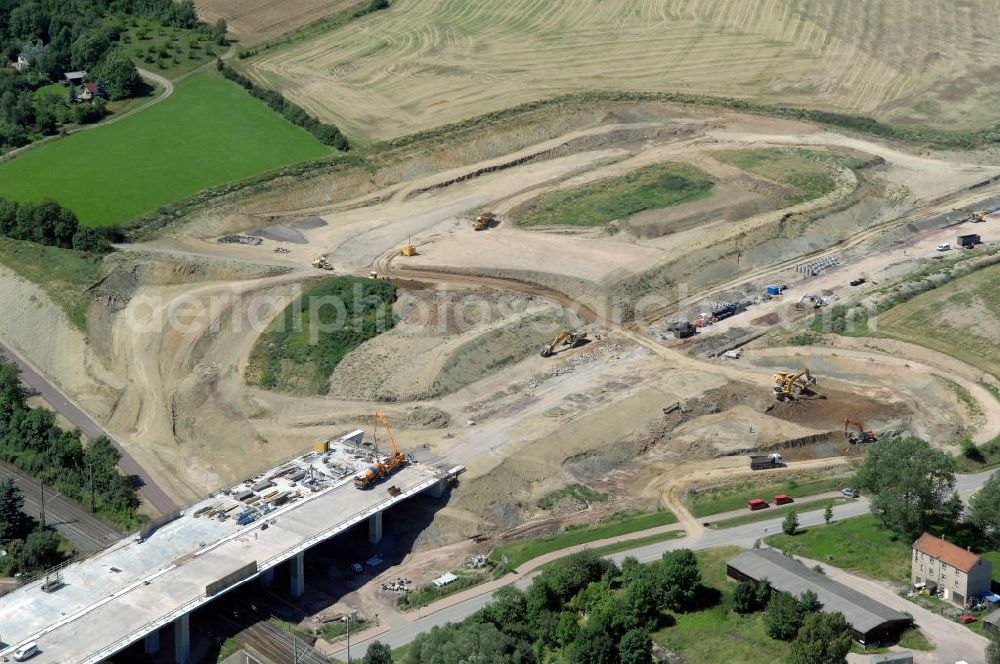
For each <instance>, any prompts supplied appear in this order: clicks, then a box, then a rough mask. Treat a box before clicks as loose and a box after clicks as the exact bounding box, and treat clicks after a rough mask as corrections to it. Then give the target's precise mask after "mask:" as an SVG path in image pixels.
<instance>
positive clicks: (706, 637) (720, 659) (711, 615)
mask: <svg viewBox="0 0 1000 664" xmlns="http://www.w3.org/2000/svg"><path fill="white" fill-rule="evenodd" d="M740 551H741V549H739V548H738V547H735V546H727V547H721V548H718V549H707V550H705V551H697V552H695V556H696V557H697V558H698V568H699V569H700V570H701V575H702V580H703V582H704V583H705V585H707V586H710V587H712V588H715V589H716V590H719V591H720V592H721V593H722V596H721V601H720V602H719V604H717V605H716V606H713V607H711V608H708V609H704V610H701V611H695V612H692V613H675V614H673V616H674V618H675V619H676V620H677V622H676V624H674V625H672V626H670V627H665V628H663V629H661V630H659V631H657V632H654V633H653V640H654V641H656V642H657V643H659V644H661V645H663V646H664V647H665V648H667V649H668V650H671V651H673V652H675V653H677V654H678V655H680V656H681V657H683V658H684V659H685V660H686V661H688V662H691V664H708V663H709V662H711V664H737V663H739V664H750V663H756V662H782V661H784V659H785V657H787V655H788V651H789V648H790V644H789V643H786V642H784V641H776V640H774V639H772V638H771V637H769V636H768V635H767V632H766V631H765V629H764V614H763V613H761V612H758V613H751V614H749V615H745V616H742V615H740V614H738V613H736V612H735V611H733V610H732V593H733V588H734V587H735V586H736V584H734V583H730V582H727V581H726V578H725V577H726V561H727V560H729V559H731V558H733V557H735V556H736V555H737V554H739V553H740Z"/></svg>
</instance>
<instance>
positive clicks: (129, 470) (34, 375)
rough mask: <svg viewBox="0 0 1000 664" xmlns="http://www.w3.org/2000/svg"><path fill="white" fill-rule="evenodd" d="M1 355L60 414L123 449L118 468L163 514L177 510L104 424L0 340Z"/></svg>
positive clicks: (168, 497) (78, 426) (93, 436)
mask: <svg viewBox="0 0 1000 664" xmlns="http://www.w3.org/2000/svg"><path fill="white" fill-rule="evenodd" d="M0 357H3V358H5V359H7V360H8V361H10V362H14V363H16V364H17V366H18V368H19V369H20V370H21V380H22V381H24V383H25V384H26V385H27V386H28V387H30V388H31V389H32V390H34V391H35V392H37V393H38V394H39V395H40V396H41V397H42V398H43V399H45V401H46V403H48V404H49V405H50V406H52V408H53V409H55V410H56V411H57V412H58V413H59V414H60V415H62V416H63V417H65V418H66V419H67V420H69V421H70V423H71V424H72V425H73V426H75V427H76V428H78V429H79V430H80V431H82V432H83V434H84V435H85V436H87V438H89V439H91V440H94V439H95V438H99V437H101V436H107V437H108V439H109V440H111V442H112V443H113V444H114V446H115V448H117V449H118V451H119V452H121V455H122V458H121V460H120V461H119V462H118V467H119V468H121V470H122V472H124V473H125V474H126V475H128V476H129V478H130V479H131V480H132V481H133V483H134V484H137V485H138V486H139V493H141V494H142V496H143V497H144V498H145V499H146V500H148V501H149V502H150V504H152V506H153V507H155V508H156V509H157V510H158V511H159V512H160V513H161V514H167V513H168V512H172V511H174V510H175V509H177V503H175V502H174V501H173V499H172V498H170V496H168V495H167V494H166V492H165V491H164V490H163V489H161V488H160V487H159V486H157V484H156V482H155V481H153V478H152V477H150V476H149V474H148V473H147V472H146V471H145V470H143V469H142V466H140V465H139V463H138V462H137V461H136V460H135V459H134V458H132V456H131V455H130V454H129V453H128V452H127V451H126V450H125V449H124V448H122V446H121V445H119V444H118V443H117V442H116V441H115V440H114V439H113V438H111V436H110V435H108V433H107V432H106V431H105V430H104V428H103V427H101V425H99V424H97V422H94V420H92V419H90V417H89V416H88V415H87V414H86V413H84V412H83V410H81V409H80V407H79V406H77V405H76V404H75V403H73V402H72V401H71V400H70V399H69V398H68V397H67V396H66V395H64V394H63V393H62V392H61V391H60V390H59V388H57V387H56V386H55V385H53V384H52V383H50V382H49V381H48V380H47V379H46V378H45V377H44V376H42V375H41V374H40V373H39V372H38V371H37V370H35V368H34V367H33V366H31V364H30V363H29V362H28V361H27V360H25V359H24V358H23V357H21V356H20V355H18V354H17V353H15V352H13V351H12V350H11V349H10V348H8V347H7V346H5V345H4V344H3V343H0Z"/></svg>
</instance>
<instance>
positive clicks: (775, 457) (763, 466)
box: [750, 452, 785, 470]
mask: <svg viewBox="0 0 1000 664" xmlns="http://www.w3.org/2000/svg"><path fill="white" fill-rule="evenodd" d="M784 465H785V464H784V462H783V461H782V459H781V455H780V454H778V453H777V452H774V453H772V454H751V455H750V470H767V469H768V468H781V467H782V466H784Z"/></svg>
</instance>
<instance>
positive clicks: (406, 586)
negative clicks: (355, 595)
mask: <svg viewBox="0 0 1000 664" xmlns="http://www.w3.org/2000/svg"><path fill="white" fill-rule="evenodd" d="M412 584H413V582H412V581H410V580H409V579H404V578H401V577H400V578H395V579H393V580H392V581H389V582H388V583H385V582H383V583H381V584H380V586H379V587H380V588H381V589H382V590H388V591H391V592H394V593H408V592H413V588H411V587H410V586H411V585H412Z"/></svg>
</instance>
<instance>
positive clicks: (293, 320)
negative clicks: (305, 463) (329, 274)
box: [246, 277, 396, 394]
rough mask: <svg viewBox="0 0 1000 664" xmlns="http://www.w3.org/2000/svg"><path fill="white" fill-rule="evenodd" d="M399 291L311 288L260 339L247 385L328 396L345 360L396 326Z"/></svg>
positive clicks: (343, 280) (339, 282)
mask: <svg viewBox="0 0 1000 664" xmlns="http://www.w3.org/2000/svg"><path fill="white" fill-rule="evenodd" d="M395 299H396V286H395V285H394V284H392V283H390V282H388V281H374V280H372V279H361V278H359V277H333V278H332V279H326V280H325V281H323V282H321V283H319V284H317V285H315V286H311V287H309V288H306V289H305V290H303V291H302V294H301V295H300V296H299V297H297V298H296V299H295V300H294V301H293V302H291V303H290V304H289V305H288V306H287V307H286V308H285V310H284V311H282V312H281V313H280V314H278V316H277V317H275V319H274V320H273V321H271V324H270V325H269V326H268V328H267V330H265V332H264V333H263V334H262V335H260V337H259V338H258V339H257V343H256V344H255V345H254V347H253V350H252V351H251V353H250V360H249V362H248V363H247V372H246V380H247V382H248V383H251V384H254V385H260V386H261V387H265V388H268V389H276V390H281V391H285V392H294V393H297V394H325V393H326V392H327V391H329V389H330V374H332V373H333V370H334V369H335V368H336V367H337V365H338V364H339V363H340V361H341V360H342V359H343V358H344V356H345V355H346V354H347V353H349V352H351V351H352V350H354V349H355V348H357V347H358V346H360V345H361V344H363V343H364V342H365V341H367V340H368V339H371V338H373V337H374V336H375V335H377V334H379V333H381V332H384V331H386V330H389V329H391V328H392V326H393V325H394V324H395V319H394V318H393V314H392V303H393V302H394V301H395Z"/></svg>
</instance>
